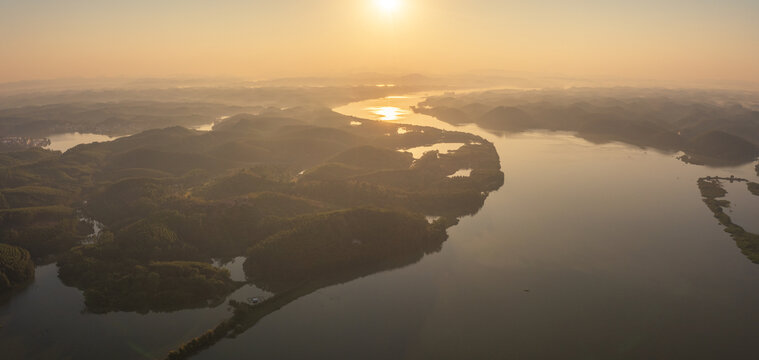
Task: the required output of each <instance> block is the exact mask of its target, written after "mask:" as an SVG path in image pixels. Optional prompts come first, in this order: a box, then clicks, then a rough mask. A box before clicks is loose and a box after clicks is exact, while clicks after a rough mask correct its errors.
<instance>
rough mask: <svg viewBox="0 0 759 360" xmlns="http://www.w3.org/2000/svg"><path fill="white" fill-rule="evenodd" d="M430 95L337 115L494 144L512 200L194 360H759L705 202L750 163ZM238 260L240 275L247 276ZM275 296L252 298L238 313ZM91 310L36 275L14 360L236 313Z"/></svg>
mask: <svg viewBox="0 0 759 360" xmlns="http://www.w3.org/2000/svg"><path fill="white" fill-rule="evenodd" d="M424 97H425V94H412V95H408V96H397V97H388V98H382V99H374V100H368V101H362V102H358V103H353V104H349V105H346V106H343V107H339V108H337V109H335V111H337V112H340V113H343V114H346V115H353V116H356V117H361V118H371V119H382V120H386V121H393V122H398V123H408V124H416V125H428V126H434V127H438V128H443V129H447V130H458V131H465V132H469V133H474V134H477V135H480V136H482V137H484V138H486V139H487V140H489V141H492V142H493V143H495V145H496V147H497V149H498V153H499V154H500V156H501V163H502V168H503V171H504V173H505V174H506V184H505V185H504V186H503V187H502V188H501V189H500V190H499V191H497V192H494V193H492V194H491V195H490V196H489V197H488V199H487V201H486V203H485V206H484V207H483V208H482V209H481V210H480V212H479V213H477V214H476V215H474V216H470V217H465V218H463V219H461V222H460V224H459V225H457V226H455V227H453V228H451V229H449V234H450V238H449V239H448V241H447V242H446V243H445V244H444V245H443V249H442V251H440V252H438V253H435V254H431V255H428V256H426V257H425V258H423V259H422V260H421V261H419V262H418V263H416V264H414V265H411V266H407V267H405V268H401V269H397V270H393V271H387V272H383V273H378V274H374V275H371V276H367V277H365V278H361V279H358V280H355V281H352V282H349V283H345V284H342V285H337V286H332V287H328V288H324V289H321V290H319V291H316V292H314V293H312V294H310V295H308V296H305V297H302V298H300V299H298V300H296V301H294V302H292V303H290V304H289V305H287V306H285V307H284V308H282V309H281V310H279V311H277V312H274V313H272V314H270V315H269V316H267V317H265V318H264V319H263V320H261V321H260V322H259V323H258V324H257V325H256V326H255V327H253V328H251V329H250V330H248V331H247V332H245V333H244V334H242V335H241V336H239V337H237V338H235V339H225V340H222V341H221V342H219V343H218V344H217V345H215V346H214V347H212V348H210V349H208V350H206V351H205V352H202V353H201V354H199V355H198V356H196V357H195V358H197V359H209V360H210V359H253V358H255V359H754V358H756V356H757V348H756V343H755V341H756V339H757V337H758V336H759V265H756V264H753V263H751V262H750V261H749V260H747V259H746V257H745V256H743V255H742V254H741V252H740V250H739V249H738V247H737V246H736V244H735V242H734V241H733V240H732V239H731V238H730V237H729V235H728V234H727V233H725V232H723V229H722V227H721V226H720V225H719V224H718V223H717V221H716V219H714V218H713V216H712V214H711V213H710V211H709V210H708V209H707V208H706V206H705V205H704V203H703V202H702V200H701V196H700V193H699V190H698V188H697V186H696V180H697V179H698V178H699V177H703V176H707V175H711V176H714V175H719V176H729V175H735V176H738V177H743V178H748V179H751V180H752V181H757V176H756V174H755V172H754V170H753V164H748V165H746V166H742V167H733V168H708V167H703V166H695V165H686V164H684V163H682V162H680V161H678V160H677V159H676V155H675V154H667V153H660V152H657V151H654V150H650V149H641V148H638V147H633V146H629V145H625V144H620V143H608V144H601V145H599V144H592V143H589V142H587V141H585V140H582V139H579V138H577V137H575V136H573V135H572V134H568V133H556V132H528V133H521V134H510V135H504V134H492V133H489V132H486V131H484V130H482V129H480V128H478V127H477V126H474V125H469V126H464V127H454V126H451V125H448V124H446V123H443V122H440V121H438V120H437V119H435V118H432V117H429V116H425V115H420V114H414V113H411V112H410V111H408V107H409V106H410V105H415V104H417V103H419V102H420V101H422V100H423V99H424ZM359 126H360V125H359ZM727 190H728V191H729V192H730V193H729V195H728V199H729V200H731V201H733V202H734V203H735V204H736V206H735V208H734V209H733V210H732V211H733V213H731V216H732V217H733V220H734V221H735V222H736V223H739V224H740V225H743V226H744V227H745V228H746V229H747V230H752V229H753V230H754V231H759V197H757V196H753V195H751V194H750V193H749V192H748V191H747V190H746V186H745V184H732V185H729V186H727ZM241 262H242V259H238V261H237V262H235V263H233V264H231V265H229V266H231V267H232V270H234V271H235V273H236V274H237V276H241V275H240V272H239V265H240V263H241ZM235 267H237V269H235ZM265 295H266V294H264V293H263V292H261V291H260V290H258V289H256V288H255V287H253V286H247V287H244V288H242V289H240V290H239V291H237V292H236V293H235V294H233V295H232V298H235V299H241V300H244V299H246V298H248V297H251V296H265ZM83 308H84V305H83V297H82V294H81V292H80V291H79V290H77V289H75V288H69V287H66V286H64V285H63V284H61V282H60V281H59V280H58V278H57V267H56V266H55V265H47V266H40V267H38V268H37V279H36V281H35V282H34V283H33V284H32V285H31V286H30V287H29V288H27V289H26V290H24V292H23V293H21V294H19V295H17V296H15V297H14V298H13V299H12V300H11V301H9V302H7V303H5V304H4V305H0V326H1V327H0V349H2V350H0V351H1V352H2V355H0V358H3V359H48V358H49V359H57V358H67V359H153V358H161V357H162V356H164V355H165V354H166V352H167V351H169V350H170V349H172V348H174V347H175V346H177V345H179V344H181V343H183V342H185V341H187V340H188V339H190V338H192V337H195V336H197V335H200V334H201V333H203V332H204V331H205V330H206V329H208V328H211V327H213V326H215V325H216V324H217V323H218V322H219V321H221V320H222V319H224V318H227V317H229V315H230V313H229V309H228V308H227V306H219V307H217V308H213V309H202V310H186V311H179V312H174V313H169V314H153V313H151V314H145V315H143V314H135V313H111V314H107V315H95V314H89V313H85V312H83V311H82V310H83ZM8 356H10V357H8Z"/></svg>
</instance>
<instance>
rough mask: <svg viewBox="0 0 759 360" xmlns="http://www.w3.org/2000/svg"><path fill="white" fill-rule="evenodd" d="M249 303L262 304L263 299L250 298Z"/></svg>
mask: <svg viewBox="0 0 759 360" xmlns="http://www.w3.org/2000/svg"><path fill="white" fill-rule="evenodd" d="M248 302H249V303H251V304H258V303H260V302H261V299H259V298H257V297H250V298H248Z"/></svg>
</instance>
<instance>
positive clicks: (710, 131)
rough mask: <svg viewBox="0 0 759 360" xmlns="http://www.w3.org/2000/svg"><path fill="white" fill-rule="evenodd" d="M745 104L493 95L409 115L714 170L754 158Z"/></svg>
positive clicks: (596, 92) (677, 96) (711, 99)
mask: <svg viewBox="0 0 759 360" xmlns="http://www.w3.org/2000/svg"><path fill="white" fill-rule="evenodd" d="M750 99H751V98H750V96H749V95H747V94H744V93H734V92H716V91H714V92H709V91H695V90H694V91H685V90H683V91H676V90H658V89H629V88H612V89H587V88H577V89H568V90H558V89H549V90H531V91H518V90H498V91H486V92H480V93H470V94H464V95H459V96H456V95H451V94H447V95H445V96H439V97H432V98H429V99H427V100H426V101H425V102H423V103H421V104H420V105H419V106H418V107H415V108H414V110H415V111H417V112H420V113H425V114H429V115H432V116H437V117H438V118H439V119H440V120H443V121H446V122H449V123H451V124H462V123H476V124H478V125H480V126H482V127H483V128H485V129H489V130H493V131H502V132H520V131H527V130H538V129H547V130H560V131H572V132H576V133H577V134H578V136H580V137H584V138H586V139H588V140H590V141H593V142H608V141H622V142H626V143H629V144H633V145H638V146H647V147H653V148H657V149H661V150H666V151H678V150H681V151H685V152H686V153H687V155H688V156H687V157H688V159H690V160H689V161H698V162H701V163H706V164H713V165H719V164H739V163H745V162H749V161H752V160H754V159H755V158H756V157H757V156H759V150H758V149H759V147H758V145H759V111H757V109H755V108H753V106H754V103H752V102H751V101H750ZM743 104H746V105H743Z"/></svg>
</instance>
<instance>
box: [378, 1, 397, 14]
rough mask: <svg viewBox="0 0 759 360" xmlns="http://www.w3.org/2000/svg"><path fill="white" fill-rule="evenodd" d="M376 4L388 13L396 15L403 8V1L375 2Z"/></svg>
mask: <svg viewBox="0 0 759 360" xmlns="http://www.w3.org/2000/svg"><path fill="white" fill-rule="evenodd" d="M374 3H375V4H376V5H377V7H379V8H380V9H381V10H382V11H384V12H386V13H394V12H396V11H398V9H400V7H401V0H374Z"/></svg>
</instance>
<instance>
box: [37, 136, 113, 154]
mask: <svg viewBox="0 0 759 360" xmlns="http://www.w3.org/2000/svg"><path fill="white" fill-rule="evenodd" d="M117 138H118V137H112V136H108V135H99V134H86V133H85V134H82V133H78V132H73V133H66V134H56V135H50V136H48V139H50V145H49V146H46V147H45V149H49V150H53V151H60V152H66V150H68V149H71V148H73V147H75V146H77V145H80V144H90V143H94V142H104V141H111V140H114V139H117Z"/></svg>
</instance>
